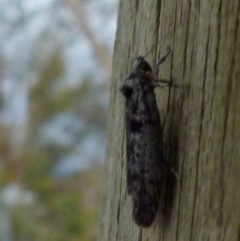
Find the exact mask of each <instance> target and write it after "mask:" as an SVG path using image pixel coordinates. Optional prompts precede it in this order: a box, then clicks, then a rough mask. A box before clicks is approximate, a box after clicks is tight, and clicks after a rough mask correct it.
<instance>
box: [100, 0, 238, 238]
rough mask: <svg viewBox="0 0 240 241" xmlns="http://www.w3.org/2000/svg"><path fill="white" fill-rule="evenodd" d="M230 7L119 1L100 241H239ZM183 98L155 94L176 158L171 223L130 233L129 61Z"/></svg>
mask: <svg viewBox="0 0 240 241" xmlns="http://www.w3.org/2000/svg"><path fill="white" fill-rule="evenodd" d="M239 5H240V3H239V1H237V0H232V1H229V0H212V1H211V0H201V1H200V0H198V1H193V0H172V1H167V0H163V1H157V0H141V1H139V0H131V1H129V0H120V4H119V17H118V30H117V35H116V42H115V49H114V58H113V73H112V84H111V99H110V108H109V119H108V120H109V121H108V135H107V136H108V140H107V151H106V152H107V153H106V186H105V190H106V191H105V194H104V198H103V208H102V214H101V222H100V228H99V241H115V240H116V241H120V240H121V241H138V240H141V241H145V240H149V241H150V240H151V241H157V240H166V241H170V240H173V241H174V240H178V241H180V240H182V241H188V240H191V241H193V240H202V241H205V240H206V241H207V240H211V241H223V240H224V241H228V240H229V241H239V240H240V64H239V63H240V22H239V19H240V13H239ZM167 46H170V47H171V49H172V51H173V54H172V56H171V57H170V58H169V59H168V60H167V61H166V62H165V63H164V64H163V65H162V67H161V68H160V75H161V77H163V78H165V79H167V78H168V79H169V78H170V77H174V78H175V79H176V82H177V83H178V84H190V89H189V90H188V89H186V88H175V89H173V88H171V89H170V90H168V89H164V90H162V89H157V90H156V95H157V99H158V104H159V109H160V113H161V116H162V120H163V121H164V123H165V134H166V135H165V139H166V140H167V139H168V140H169V141H168V144H169V145H170V147H169V150H170V159H171V158H173V157H171V155H174V156H175V157H176V156H177V157H178V172H179V176H180V182H181V184H180V185H177V186H176V190H175V193H174V199H173V204H172V210H171V215H170V216H169V219H168V222H167V223H166V221H164V220H163V219H162V217H161V214H160V213H159V215H158V217H157V219H156V221H155V222H154V225H153V226H152V227H151V228H149V229H143V231H142V235H140V229H139V228H138V227H137V226H136V225H135V224H134V223H133V220H132V217H131V212H132V207H131V198H130V197H129V196H128V195H127V194H126V177H125V176H126V172H125V167H126V162H125V161H126V160H125V157H126V153H125V152H126V149H125V135H124V131H125V130H124V98H123V96H121V93H120V92H119V87H120V86H121V84H122V83H123V81H124V79H125V78H126V76H127V74H128V73H129V71H130V68H131V60H132V58H133V57H135V56H136V55H140V54H144V53H146V52H148V51H149V50H150V49H151V48H152V47H153V51H152V52H151V54H150V55H149V56H148V57H147V59H148V60H149V61H150V62H151V63H153V62H155V60H156V59H158V58H159V57H160V56H161V55H163V54H164V53H166V49H167Z"/></svg>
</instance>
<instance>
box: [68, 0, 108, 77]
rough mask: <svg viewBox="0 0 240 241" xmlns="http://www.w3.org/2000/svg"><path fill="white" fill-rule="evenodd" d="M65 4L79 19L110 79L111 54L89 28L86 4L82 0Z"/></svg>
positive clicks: (73, 0)
mask: <svg viewBox="0 0 240 241" xmlns="http://www.w3.org/2000/svg"><path fill="white" fill-rule="evenodd" d="M64 2H65V3H66V4H67V5H68V6H69V7H70V8H71V9H72V11H73V13H74V15H75V16H76V17H77V19H78V22H79V25H80V27H81V29H82V30H83V31H84V33H85V34H86V36H87V37H88V39H89V41H90V42H91V44H92V46H93V49H94V53H95V54H96V57H97V59H98V61H99V62H100V64H101V65H102V67H103V68H104V70H105V72H106V73H107V75H108V77H109V76H110V74H111V69H112V57H111V54H110V52H109V50H108V49H107V48H106V47H105V46H104V44H103V43H102V42H101V41H100V40H99V38H98V37H97V35H96V34H95V33H94V31H93V30H92V29H91V27H90V26H89V24H88V20H87V17H86V11H85V7H84V4H83V3H82V1H81V0H64Z"/></svg>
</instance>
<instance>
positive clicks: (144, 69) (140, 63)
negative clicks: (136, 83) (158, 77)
mask: <svg viewBox="0 0 240 241" xmlns="http://www.w3.org/2000/svg"><path fill="white" fill-rule="evenodd" d="M133 72H138V73H144V74H151V73H152V68H151V66H150V64H149V63H148V62H147V61H146V60H145V59H144V57H143V56H138V57H136V58H135V59H134V60H133Z"/></svg>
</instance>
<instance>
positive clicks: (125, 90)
mask: <svg viewBox="0 0 240 241" xmlns="http://www.w3.org/2000/svg"><path fill="white" fill-rule="evenodd" d="M170 52H171V50H170V48H168V53H167V54H166V55H165V56H164V57H163V58H161V59H160V60H159V61H158V62H157V64H156V65H155V68H154V74H153V73H152V72H153V71H152V68H151V66H150V64H149V63H148V62H147V61H146V60H145V58H144V57H142V56H139V57H137V58H136V59H135V60H134V62H133V68H132V71H131V73H130V74H129V76H128V77H127V79H126V80H125V82H124V84H123V85H122V87H121V89H120V91H121V92H122V94H123V95H124V97H125V98H126V108H125V118H126V137H127V191H128V194H130V195H131V196H132V202H133V212H132V216H133V219H134V221H135V223H136V224H137V225H139V226H140V227H150V226H151V225H152V223H153V221H154V219H155V217H156V214H157V211H158V206H159V201H160V194H161V189H162V186H163V182H164V179H165V175H166V174H167V173H168V172H169V166H168V164H167V162H166V159H165V156H164V143H163V129H162V125H161V119H160V115H159V111H158V107H157V102H156V97H155V93H154V89H155V88H156V87H159V86H169V83H170V82H168V81H166V80H157V76H158V67H159V65H160V64H162V63H163V62H164V61H165V59H166V58H167V56H169V54H170Z"/></svg>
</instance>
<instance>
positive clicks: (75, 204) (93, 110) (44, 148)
mask: <svg viewBox="0 0 240 241" xmlns="http://www.w3.org/2000/svg"><path fill="white" fill-rule="evenodd" d="M63 74H64V63H63V60H62V58H61V55H60V52H56V53H55V55H54V56H53V57H52V59H51V60H50V62H49V64H48V67H47V69H45V70H44V71H42V72H41V76H40V80H39V82H37V83H36V84H35V86H33V88H32V90H31V92H30V102H29V104H30V111H29V116H30V121H29V125H28V138H27V140H26V143H25V145H23V148H22V149H21V150H20V151H19V152H18V153H17V154H16V153H12V152H11V151H10V150H11V148H10V147H11V141H9V140H8V138H5V139H4V140H5V141H4V140H3V139H1V140H0V151H1V155H2V156H1V158H3V159H4V160H6V161H5V162H4V163H3V164H4V165H7V162H8V161H9V158H10V157H11V158H14V159H16V160H17V161H18V162H19V163H20V164H21V166H22V167H23V168H22V170H23V173H22V176H23V180H22V183H21V184H22V187H23V189H27V190H31V192H32V193H33V194H34V197H35V201H34V202H33V203H32V204H31V205H29V204H28V205H27V204H26V205H25V206H24V205H17V206H14V207H12V209H11V215H12V222H13V227H12V230H13V234H14V235H13V236H14V240H18V241H28V240H29V241H32V240H34V241H42V240H45V241H66V240H68V241H77V240H81V241H92V240H96V233H97V217H98V207H99V202H100V199H101V198H100V197H101V180H102V179H101V171H102V170H101V169H102V166H101V165H97V164H96V165H95V166H96V167H97V168H93V169H92V170H89V171H84V172H80V173H79V172H78V173H75V174H73V175H72V176H69V177H66V178H64V179H57V180H56V179H54V177H53V175H52V173H53V169H54V167H55V166H56V164H57V162H58V160H59V158H61V157H62V156H63V155H65V154H67V153H68V152H70V151H71V148H74V146H72V147H70V148H66V147H62V146H58V145H57V144H53V143H51V144H47V145H46V144H45V145H42V144H41V143H40V141H39V133H40V130H41V128H42V127H43V126H44V124H46V123H47V122H48V121H49V120H50V119H51V118H52V117H54V116H55V115H57V114H60V113H74V114H76V115H79V116H81V118H84V119H85V120H86V123H87V127H86V130H85V132H83V133H79V135H78V138H79V139H81V138H84V135H86V134H87V132H88V130H89V129H91V130H94V129H97V130H99V129H101V128H103V126H104V125H105V118H106V112H105V110H104V109H103V107H102V106H101V105H100V104H99V103H98V101H96V97H97V94H96V93H97V91H96V90H100V89H101V88H103V87H102V86H94V85H93V84H92V83H91V81H89V80H88V79H85V80H84V81H82V84H81V85H79V86H78V87H75V88H64V89H63V88H56V86H57V85H58V83H59V82H60V80H61V77H62V76H63ZM0 132H1V129H0ZM4 132H6V133H7V131H6V129H4V128H3V133H4ZM2 136H3V135H2ZM76 145H77V142H76ZM0 161H1V159H0ZM79 161H81V160H79ZM0 164H1V163H0ZM10 172H11V170H10V171H8V170H7V169H6V168H2V169H1V165H0V185H5V184H7V183H8V182H10V181H11V179H12V176H11V175H9V173H10Z"/></svg>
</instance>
